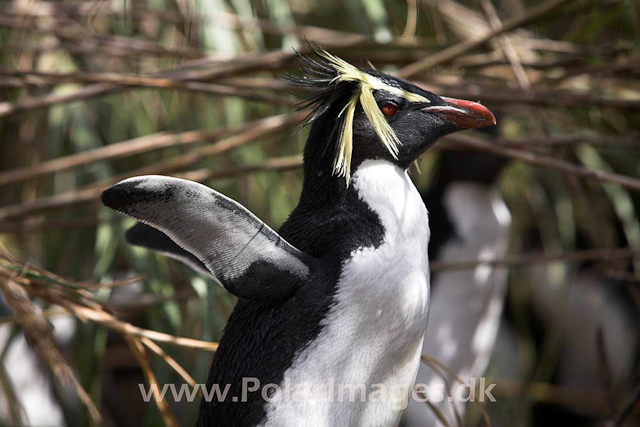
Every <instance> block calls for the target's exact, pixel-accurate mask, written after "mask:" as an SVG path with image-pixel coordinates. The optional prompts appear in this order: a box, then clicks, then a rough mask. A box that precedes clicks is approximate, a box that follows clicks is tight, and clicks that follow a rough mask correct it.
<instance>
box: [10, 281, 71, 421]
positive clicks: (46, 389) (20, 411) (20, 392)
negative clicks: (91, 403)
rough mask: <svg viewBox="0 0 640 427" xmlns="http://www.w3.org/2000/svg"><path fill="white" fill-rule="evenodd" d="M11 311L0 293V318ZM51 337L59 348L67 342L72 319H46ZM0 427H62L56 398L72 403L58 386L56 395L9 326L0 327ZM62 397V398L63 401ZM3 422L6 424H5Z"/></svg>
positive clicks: (22, 337)
mask: <svg viewBox="0 0 640 427" xmlns="http://www.w3.org/2000/svg"><path fill="white" fill-rule="evenodd" d="M12 315H13V311H12V310H11V308H10V307H9V306H8V305H7V303H6V302H5V300H4V296H3V295H2V293H0V316H1V317H6V316H12ZM50 321H51V323H52V324H53V326H54V331H55V332H54V337H55V339H56V342H57V344H58V345H61V346H63V347H65V346H68V345H69V344H70V343H71V339H72V337H73V334H74V332H75V320H74V319H72V318H71V317H69V316H56V317H53V318H51V319H50ZM0 353H1V354H2V366H1V367H0V369H1V371H2V372H1V373H0V383H1V384H3V387H1V388H0V425H30V426H65V425H67V420H66V419H65V416H64V415H65V414H64V410H63V408H62V405H61V402H60V399H63V400H65V402H62V403H64V404H66V403H69V402H68V401H67V400H69V401H71V400H73V397H75V394H73V391H72V390H70V389H68V388H66V387H62V388H61V389H58V391H57V392H58V394H62V395H61V396H60V395H58V396H57V395H56V392H55V391H54V384H53V382H52V379H51V375H50V373H49V371H48V370H47V368H46V367H45V366H44V365H43V363H42V362H41V360H40V359H39V357H38V356H37V355H36V353H35V352H34V351H33V350H32V349H31V347H30V346H29V344H28V343H27V340H26V338H25V335H24V333H23V332H22V330H21V329H20V328H16V327H15V326H14V324H13V323H5V324H3V325H0ZM65 398H66V399H65ZM5 423H6V424H5Z"/></svg>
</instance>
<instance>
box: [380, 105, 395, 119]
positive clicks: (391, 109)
mask: <svg viewBox="0 0 640 427" xmlns="http://www.w3.org/2000/svg"><path fill="white" fill-rule="evenodd" d="M380 110H381V111H382V114H384V115H385V116H387V117H389V116H393V115H394V114H395V113H396V111H398V107H396V106H395V105H393V104H384V105H383V106H382V107H380Z"/></svg>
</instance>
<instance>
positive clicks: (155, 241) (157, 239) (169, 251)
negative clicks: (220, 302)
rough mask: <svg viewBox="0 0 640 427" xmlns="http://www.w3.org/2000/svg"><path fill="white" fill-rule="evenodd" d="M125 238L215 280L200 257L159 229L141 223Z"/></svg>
mask: <svg viewBox="0 0 640 427" xmlns="http://www.w3.org/2000/svg"><path fill="white" fill-rule="evenodd" d="M125 238H126V239H127V242H128V243H130V244H132V245H135V246H141V247H143V248H147V249H151V250H152V251H155V252H158V253H159V254H162V255H164V256H167V257H169V258H173V259H175V260H178V261H180V262H182V263H183V264H186V265H188V266H189V267H191V268H192V269H193V270H195V271H196V272H198V273H199V274H202V275H204V276H207V277H210V278H212V279H215V276H214V275H213V274H211V272H210V271H209V269H208V268H207V266H206V265H205V264H204V263H203V262H202V261H200V260H199V259H198V257H196V256H195V255H193V254H192V253H191V252H188V251H185V250H184V249H182V248H181V247H180V246H179V245H178V244H177V243H176V242H174V241H173V240H171V238H170V237H169V236H167V235H166V234H164V233H163V232H162V231H160V230H158V229H157V228H153V227H151V226H150V225H147V224H144V223H142V222H139V223H137V224H136V225H134V226H133V227H131V228H130V229H128V230H127V232H126V234H125Z"/></svg>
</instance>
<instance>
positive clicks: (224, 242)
mask: <svg viewBox="0 0 640 427" xmlns="http://www.w3.org/2000/svg"><path fill="white" fill-rule="evenodd" d="M313 50H314V53H315V54H316V55H315V58H311V57H303V58H302V60H303V62H304V64H305V66H304V71H305V73H306V76H305V77H290V78H289V79H290V80H291V81H292V82H293V83H294V84H297V85H301V86H305V87H308V88H311V89H313V90H315V95H314V96H313V97H312V98H311V99H310V100H309V101H308V102H307V104H306V105H307V106H308V107H311V108H313V112H312V113H311V115H310V116H309V119H308V122H309V123H310V124H311V129H310V134H309V138H308V140H307V143H306V145H305V149H304V182H303V188H302V193H301V195H300V201H299V204H298V205H297V207H296V208H295V209H294V211H293V212H292V213H291V215H290V216H289V218H288V219H287V221H286V222H285V223H284V224H283V225H282V227H281V228H280V231H279V233H276V232H275V231H273V230H272V229H271V228H269V227H268V226H267V225H265V224H264V223H263V222H262V221H260V220H259V219H258V218H256V217H255V216H254V215H252V214H251V213H250V212H249V211H248V210H246V209H245V208H244V207H243V206H241V205H240V204H238V203H236V202H235V201H233V200H231V199H229V198H227V197H225V196H223V195H222V194H220V193H217V192H216V191H214V190H212V189H210V188H208V187H206V186H204V185H201V184H197V183H195V182H191V181H185V180H181V179H175V178H169V177H163V176H143V177H135V178H130V179H127V180H125V181H122V182H120V183H118V184H116V185H114V186H113V187H111V188H109V189H107V190H106V191H105V192H104V193H103V195H102V202H103V203H104V204H105V205H107V206H108V207H110V208H112V209H115V210H117V211H119V212H122V213H124V214H127V215H129V216H131V217H134V218H136V219H138V220H139V221H141V222H142V223H144V224H147V225H142V224H139V225H137V226H135V227H134V229H133V230H131V231H130V232H129V233H128V236H129V238H130V240H131V241H132V242H133V243H134V244H138V245H142V246H147V247H150V248H151V249H155V250H160V251H162V252H163V253H166V254H170V255H171V256H173V257H175V258H178V259H181V260H183V261H186V262H187V263H188V264H189V265H192V266H194V267H196V268H198V269H200V270H206V271H209V272H210V274H211V275H213V276H214V277H215V278H216V279H217V280H218V281H219V282H220V283H221V284H222V285H223V286H224V287H225V288H226V289H227V290H228V291H229V292H231V293H232V294H234V295H236V296H238V298H239V300H238V303H237V305H236V308H235V309H234V311H233V313H232V315H231V317H230V318H229V322H228V324H227V326H226V329H225V332H224V335H223V337H222V339H221V341H220V347H219V349H218V351H217V352H216V354H215V356H214V360H213V363H212V366H211V370H210V372H209V378H208V381H207V389H210V388H211V387H212V386H213V385H214V384H217V385H219V387H220V389H221V390H225V389H226V390H227V391H228V393H227V395H226V398H225V399H219V398H214V399H212V400H211V401H209V402H207V401H205V400H206V399H203V401H202V403H201V406H200V412H199V416H198V420H197V425H198V426H230V425H238V426H256V425H265V426H278V427H280V426H354V425H361V426H375V425H380V426H392V425H396V424H397V423H398V422H399V421H400V417H401V415H402V410H403V408H404V406H405V405H406V401H407V399H408V396H409V393H410V392H411V389H412V385H413V382H414V379H415V376H416V372H417V369H418V365H419V363H420V351H421V348H422V339H423V336H424V331H425V327H426V322H427V307H428V295H429V268H428V257H427V245H428V242H429V225H428V217H427V210H426V208H425V206H424V203H423V202H422V199H421V197H420V194H419V193H418V191H417V190H416V188H415V187H414V185H413V183H412V182H411V179H410V178H409V176H408V174H407V168H408V167H409V166H410V165H411V163H412V162H413V161H414V160H416V159H417V158H418V157H419V156H420V155H421V154H422V153H423V152H424V151H425V150H426V149H427V148H428V147H429V146H431V145H432V144H433V143H434V142H435V141H436V140H437V139H438V138H439V137H441V136H443V135H446V134H449V133H452V132H456V131H459V130H462V129H467V128H479V127H483V126H488V125H491V124H494V122H495V118H494V116H493V115H492V114H491V112H490V111H489V110H488V109H487V108H486V107H484V106H482V105H480V104H478V103H475V102H470V101H462V100H457V99H450V98H442V97H440V96H438V95H435V94H433V93H431V92H427V91H425V90H423V89H421V88H419V87H417V86H415V85H413V84H411V83H409V82H407V81H405V80H401V79H398V78H395V77H392V76H389V75H387V74H383V73H381V72H378V71H375V70H371V69H366V70H362V69H359V68H356V67H354V66H352V65H351V64H349V63H347V62H345V61H343V60H341V59H340V58H337V57H335V56H333V55H331V54H329V53H328V52H326V51H323V50H321V49H319V48H314V49H313ZM148 226H151V227H153V228H150V227H148ZM167 237H168V238H167ZM174 243H175V244H174ZM258 381H259V384H260V387H266V386H267V385H268V384H271V386H269V387H270V389H269V390H268V392H265V390H263V389H262V388H261V389H254V388H253V387H255V386H256V384H257V382H258ZM243 385H244V386H245V387H244V391H245V393H244V394H243V393H242V392H243ZM278 387H279V389H278ZM287 388H288V389H289V394H288V393H287ZM249 390H251V392H249ZM279 391H281V393H278V392H279ZM376 392H377V393H376ZM221 400H223V401H221Z"/></svg>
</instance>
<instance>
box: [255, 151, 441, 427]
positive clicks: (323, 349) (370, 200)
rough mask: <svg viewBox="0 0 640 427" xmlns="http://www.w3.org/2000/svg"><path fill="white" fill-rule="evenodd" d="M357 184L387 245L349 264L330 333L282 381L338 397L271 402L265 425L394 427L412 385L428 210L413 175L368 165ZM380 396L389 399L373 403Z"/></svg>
mask: <svg viewBox="0 0 640 427" xmlns="http://www.w3.org/2000/svg"><path fill="white" fill-rule="evenodd" d="M352 185H353V186H354V188H355V189H356V191H357V192H358V194H359V196H360V197H361V199H362V200H363V201H364V202H366V203H367V204H368V205H369V207H370V208H371V209H372V210H373V211H374V212H376V214H377V215H378V216H379V218H380V221H381V222H382V225H383V227H384V229H385V236H384V240H383V242H382V244H381V245H380V246H379V247H377V248H363V249H359V250H356V251H354V253H353V254H352V256H351V258H350V259H349V260H347V261H346V263H345V264H344V265H343V270H342V274H341V276H340V281H339V285H338V290H337V292H336V297H335V304H334V306H333V307H332V308H331V310H330V312H329V313H328V315H327V318H326V323H325V327H324V329H323V331H322V332H321V334H320V335H319V336H318V338H317V339H316V340H315V341H314V342H313V343H311V345H310V346H309V347H307V348H306V349H305V350H304V351H303V352H302V353H301V354H299V355H298V356H297V358H296V359H295V360H294V363H293V365H292V366H291V368H289V370H287V372H285V380H287V379H289V380H290V381H291V384H294V385H295V384H300V383H308V384H311V385H313V386H315V385H318V384H319V385H320V387H322V385H323V384H325V385H329V386H332V387H333V397H331V394H332V393H331V390H326V391H325V392H324V393H319V394H317V395H315V396H313V398H312V399H309V400H307V401H306V402H291V401H289V402H284V401H279V402H274V403H273V404H270V405H269V406H268V409H267V410H268V418H267V422H266V425H274V426H276V425H277V426H283V425H284V426H286V425H309V426H324V425H362V426H374V425H384V426H387V425H394V424H397V423H398V422H399V420H400V416H401V414H402V410H403V409H404V405H405V404H406V398H407V397H408V394H409V393H410V391H411V387H412V386H413V382H414V379H415V375H416V372H417V369H418V366H419V363H420V350H421V348H422V339H423V336H424V331H425V328H426V322H427V312H428V296H429V289H428V287H429V267H428V258H427V245H428V242H429V223H428V216H427V210H426V208H425V206H424V203H423V202H422V199H421V197H420V194H419V193H418V191H417V190H416V188H415V186H414V185H413V183H412V182H411V180H410V178H409V177H408V175H407V174H406V172H405V171H403V170H401V169H399V168H397V167H394V166H393V165H391V164H389V163H387V162H382V161H367V162H365V163H364V164H362V165H361V166H360V167H359V168H358V171H357V172H356V173H355V174H354V176H353V179H352ZM374 384H378V385H380V386H373V385H374ZM372 386H373V388H372ZM341 388H342V393H341ZM382 388H384V389H386V391H385V396H384V398H382V399H378V398H377V397H380V394H378V395H377V396H376V398H373V395H372V394H371V392H372V391H375V390H378V391H379V390H381V389H382ZM351 389H354V390H356V391H355V392H354V396H355V398H353V399H350V397H351V396H352V394H351ZM341 396H342V399H341ZM340 400H343V402H340Z"/></svg>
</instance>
